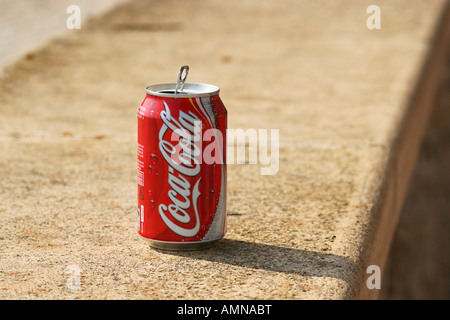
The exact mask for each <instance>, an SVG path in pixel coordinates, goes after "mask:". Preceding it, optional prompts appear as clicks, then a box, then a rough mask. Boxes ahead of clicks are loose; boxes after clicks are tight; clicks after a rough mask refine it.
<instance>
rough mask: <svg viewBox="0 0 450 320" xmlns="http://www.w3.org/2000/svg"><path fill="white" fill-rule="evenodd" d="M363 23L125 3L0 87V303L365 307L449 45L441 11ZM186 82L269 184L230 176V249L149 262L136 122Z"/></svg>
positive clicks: (18, 67)
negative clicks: (270, 153)
mask: <svg viewBox="0 0 450 320" xmlns="http://www.w3.org/2000/svg"><path fill="white" fill-rule="evenodd" d="M370 4H372V3H369V2H365V1H363V2H361V1H336V2H333V4H327V5H323V4H321V3H316V2H313V1H295V2H289V3H286V2H281V3H278V2H270V3H266V2H265V3H264V4H262V3H260V2H259V1H251V0H246V1H232V2H227V3H226V4H224V2H223V1H208V2H203V1H194V2H189V4H187V3H184V2H178V1H165V2H158V1H154V2H152V3H151V4H149V3H148V2H147V1H140V0H138V1H132V2H130V3H126V4H124V5H122V6H120V7H117V8H115V9H114V10H112V11H111V12H109V13H107V14H105V15H103V16H102V17H99V18H97V19H94V20H93V21H91V22H89V23H87V24H86V25H85V26H84V27H83V28H82V30H80V31H77V32H72V33H67V34H65V35H64V36H61V37H59V38H56V39H54V40H53V41H52V42H51V43H50V44H48V45H47V46H45V47H43V48H42V49H40V50H37V51H36V52H34V53H33V54H32V55H29V56H28V57H26V58H24V59H22V60H20V61H18V62H17V63H15V64H14V65H11V66H9V67H8V68H6V71H5V75H3V77H2V78H1V80H0V104H1V106H2V107H1V108H0V154H1V156H0V167H1V168H2V170H1V171H0V231H1V233H0V255H1V257H2V259H1V260H0V297H1V298H3V299H18V298H21V299H35V298H42V299H55V298H56V299H94V298H95V299H354V298H376V297H378V294H379V290H368V288H367V287H366V279H367V276H368V275H367V273H366V268H367V266H369V265H377V266H379V267H380V269H381V274H383V272H384V265H385V264H386V257H387V254H388V251H389V246H390V243H391V240H392V235H393V232H394V230H395V225H396V223H397V220H398V212H399V210H400V208H401V206H402V202H403V198H404V196H405V193H406V190H407V186H408V182H409V177H410V175H411V170H412V168H413V167H414V163H415V160H416V158H417V152H418V151H417V150H418V147H419V145H420V142H421V140H422V137H423V134H424V130H425V128H426V125H427V122H428V118H429V114H430V112H431V110H432V107H433V99H434V96H435V92H436V90H437V87H438V85H439V81H440V80H439V79H440V77H441V74H440V70H442V69H443V66H444V65H445V63H446V61H445V58H446V57H447V55H448V52H449V49H448V46H449V40H450V36H449V33H448V32H449V23H448V19H449V7H448V2H447V1H443V0H432V1H427V2H422V1H417V2H411V1H378V3H377V4H378V5H379V6H380V8H381V10H382V11H381V12H382V13H381V14H382V19H383V20H382V27H381V29H380V30H369V29H368V28H367V27H366V23H365V22H366V19H367V17H368V15H367V13H366V8H367V6H369V5H370ZM174 8H176V10H175V9H174ZM149 17H151V20H150V21H149ZM183 64H188V65H190V67H191V71H190V74H189V80H190V81H192V82H206V83H212V84H215V85H218V86H219V87H221V96H222V100H223V101H224V103H225V105H226V106H227V109H228V112H229V128H243V129H247V128H256V129H258V128H276V129H279V130H280V165H279V171H278V173H277V174H276V175H273V176H261V175H260V174H259V169H260V166H259V165H250V164H246V165H230V166H229V168H228V172H229V179H228V226H229V228H228V234H227V237H226V239H224V240H223V241H221V242H219V244H218V245H217V246H216V247H215V248H212V249H209V250H206V251H202V252H190V253H165V252H159V251H154V250H152V249H150V248H149V246H148V244H147V243H146V242H145V241H143V240H141V239H139V238H138V236H137V233H136V221H135V220H136V214H135V203H136V199H135V198H136V186H135V184H136V177H135V176H136V169H135V168H136V111H137V107H138V105H139V104H140V102H141V100H142V98H143V96H144V87H145V86H147V85H149V84H153V83H159V82H167V81H172V80H171V79H174V77H175V76H176V70H177V69H178V67H179V66H181V65H183ZM73 267H75V268H78V269H77V270H79V276H80V286H79V287H78V288H73V287H70V286H68V282H67V281H68V279H70V277H71V273H70V272H71V271H70V270H73ZM71 268H72V269H71Z"/></svg>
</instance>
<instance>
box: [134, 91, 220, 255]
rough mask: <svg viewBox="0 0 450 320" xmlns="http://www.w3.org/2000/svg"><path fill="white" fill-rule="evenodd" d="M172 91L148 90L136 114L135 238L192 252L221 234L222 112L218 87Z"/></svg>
mask: <svg viewBox="0 0 450 320" xmlns="http://www.w3.org/2000/svg"><path fill="white" fill-rule="evenodd" d="M177 87H178V83H167V84H157V85H152V86H149V87H147V88H146V93H147V94H146V96H145V98H144V101H143V102H142V104H141V106H140V108H139V111H138V152H137V163H138V165H137V185H138V208H137V209H138V234H139V235H140V236H142V237H144V238H146V239H148V240H150V244H151V246H153V247H155V248H158V249H163V250H196V249H201V248H206V247H209V246H211V245H212V244H214V242H215V241H217V240H219V239H221V238H223V236H224V235H225V232H226V163H225V159H226V154H225V149H226V148H225V146H226V140H225V139H226V127H227V111H226V109H225V106H224V105H223V103H222V101H221V100H220V98H219V88H218V87H216V86H213V85H209V84H199V83H186V84H184V83H183V84H182V90H180V91H178V89H177Z"/></svg>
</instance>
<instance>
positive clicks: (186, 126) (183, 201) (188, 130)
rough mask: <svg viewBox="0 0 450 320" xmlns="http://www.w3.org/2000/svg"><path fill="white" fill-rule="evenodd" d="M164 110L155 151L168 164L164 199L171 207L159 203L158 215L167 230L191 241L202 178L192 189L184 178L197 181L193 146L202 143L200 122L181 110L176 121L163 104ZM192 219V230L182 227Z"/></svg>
mask: <svg viewBox="0 0 450 320" xmlns="http://www.w3.org/2000/svg"><path fill="white" fill-rule="evenodd" d="M164 108H165V110H162V111H161V113H160V116H161V119H162V121H163V125H162V126H161V129H160V130H159V143H158V147H159V150H160V152H161V154H162V156H163V158H164V160H165V161H166V163H167V164H168V172H169V175H168V184H169V186H170V190H169V191H168V193H167V195H168V198H169V199H170V202H171V203H169V204H164V203H161V204H160V205H159V207H158V212H159V214H160V216H161V218H162V220H163V221H164V223H165V224H166V226H167V227H168V228H169V229H170V230H172V231H173V232H175V233H176V234H178V235H180V236H183V237H186V238H190V237H194V236H195V235H197V233H198V232H199V229H200V219H199V213H198V208H197V200H198V198H199V197H200V191H199V183H200V180H201V177H199V178H198V179H197V181H196V182H195V184H194V186H193V187H192V188H191V184H190V182H189V180H188V179H186V176H187V177H196V176H198V175H199V173H200V161H201V160H200V161H199V157H200V159H201V149H200V148H199V147H198V146H196V143H198V142H200V140H201V132H200V127H201V126H199V125H198V123H199V122H200V123H201V120H200V119H199V118H198V116H197V115H195V114H194V113H193V112H191V111H189V114H187V113H185V112H183V111H181V110H180V111H179V118H178V120H177V119H175V118H173V117H172V115H171V112H170V108H169V106H168V105H167V103H166V102H165V101H164ZM167 136H170V139H171V141H169V140H165V139H164V138H165V137H167ZM173 141H176V143H175V144H173V143H172V142H173ZM190 180H192V179H190ZM191 205H192V207H193V209H194V215H190V214H189V213H188V209H189V208H190V207H191ZM169 216H170V217H172V219H171V218H169ZM192 219H195V220H194V221H193V222H194V226H193V227H191V228H187V227H183V225H184V226H186V225H188V224H190V225H191V226H192V223H191V220H192ZM175 221H176V222H178V223H176V222H175Z"/></svg>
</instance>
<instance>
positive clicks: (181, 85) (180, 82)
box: [175, 66, 189, 94]
mask: <svg viewBox="0 0 450 320" xmlns="http://www.w3.org/2000/svg"><path fill="white" fill-rule="evenodd" d="M188 73H189V66H182V67H181V68H180V72H179V73H178V80H177V85H176V87H175V94H177V93H178V88H179V89H180V91H179V92H181V91H183V88H184V82H185V81H186V78H187V75H188ZM183 74H184V75H183Z"/></svg>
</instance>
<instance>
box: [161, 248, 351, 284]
mask: <svg viewBox="0 0 450 320" xmlns="http://www.w3.org/2000/svg"><path fill="white" fill-rule="evenodd" d="M165 252H166V253H168V254H172V255H177V256H182V257H186V258H191V259H199V260H205V261H211V262H217V263H224V264H229V265H233V266H239V267H246V268H253V269H261V270H267V271H274V272H283V273H291V274H301V275H303V276H306V277H332V278H339V279H343V280H349V277H352V275H354V274H355V273H354V271H356V266H355V263H354V262H353V261H351V260H350V259H349V258H346V257H343V256H339V255H336V254H331V253H323V252H314V251H308V250H303V249H297V248H285V247H280V246H276V245H270V244H262V243H254V242H247V241H239V240H232V239H222V240H220V241H219V242H218V243H217V244H216V245H215V246H214V247H212V248H209V249H206V250H202V251H187V252H179V251H165Z"/></svg>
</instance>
